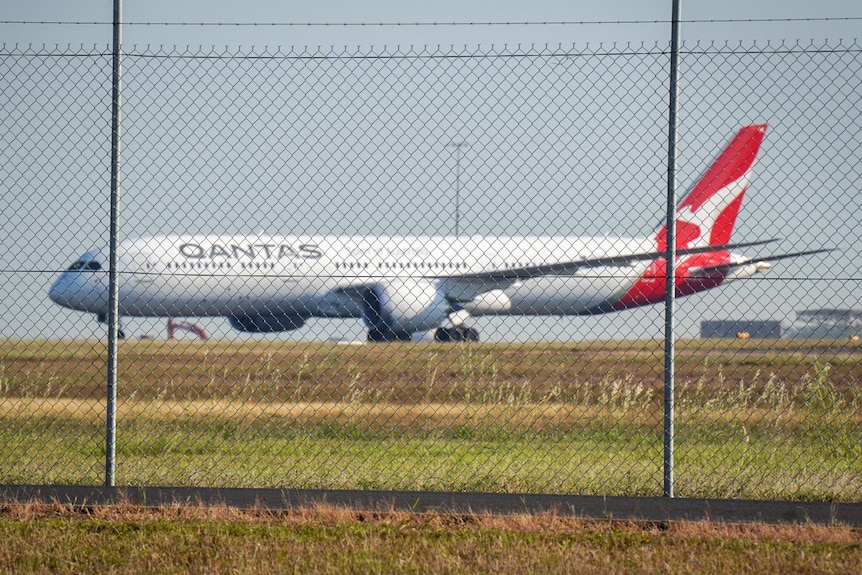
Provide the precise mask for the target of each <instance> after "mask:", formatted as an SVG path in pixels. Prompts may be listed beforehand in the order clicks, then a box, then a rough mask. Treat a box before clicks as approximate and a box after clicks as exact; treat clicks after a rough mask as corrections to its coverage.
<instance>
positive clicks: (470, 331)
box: [434, 325, 479, 342]
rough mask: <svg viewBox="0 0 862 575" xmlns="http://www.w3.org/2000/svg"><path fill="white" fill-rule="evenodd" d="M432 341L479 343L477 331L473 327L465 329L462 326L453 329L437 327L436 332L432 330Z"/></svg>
mask: <svg viewBox="0 0 862 575" xmlns="http://www.w3.org/2000/svg"><path fill="white" fill-rule="evenodd" d="M434 341H440V342H463V341H479V330H477V329H476V328H473V327H466V326H463V325H456V326H454V327H438V328H437V329H436V330H434Z"/></svg>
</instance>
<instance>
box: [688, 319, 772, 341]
mask: <svg viewBox="0 0 862 575" xmlns="http://www.w3.org/2000/svg"><path fill="white" fill-rule="evenodd" d="M783 331H784V329H783V326H782V325H781V322H780V321H777V320H771V319H769V320H744V319H742V320H729V319H727V320H710V321H702V322H700V337H722V338H737V337H739V336H740V334H748V336H747V337H750V338H753V339H770V338H773V339H774V338H779V337H781V336H782V334H783Z"/></svg>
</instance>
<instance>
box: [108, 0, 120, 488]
mask: <svg viewBox="0 0 862 575" xmlns="http://www.w3.org/2000/svg"><path fill="white" fill-rule="evenodd" d="M122 10H123V6H122V0H114V25H113V28H114V49H113V71H112V86H111V200H110V202H111V215H110V218H111V221H110V240H109V241H110V246H109V254H108V259H109V261H110V266H109V270H108V274H109V275H108V306H109V309H108V383H107V395H108V398H107V403H108V405H107V415H106V418H105V428H106V429H105V485H107V486H108V487H111V486H113V485H114V473H115V468H116V462H115V457H114V456H115V454H116V436H117V338H118V335H119V324H120V319H119V307H120V306H119V285H118V283H117V280H118V277H117V275H118V274H117V244H118V241H117V237H118V227H119V225H118V224H119V195H120V98H121V90H120V88H121V76H122V63H121V60H120V46H121V44H122V28H121V24H120V22H121V20H122Z"/></svg>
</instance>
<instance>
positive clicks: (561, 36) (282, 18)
mask: <svg viewBox="0 0 862 575" xmlns="http://www.w3.org/2000/svg"><path fill="white" fill-rule="evenodd" d="M123 4H124V6H123V14H124V18H123V19H124V21H126V22H128V23H129V25H128V26H126V27H125V29H124V32H123V34H124V43H125V44H127V45H130V46H131V45H147V44H152V45H160V44H163V45H180V46H185V45H192V46H194V45H199V44H202V45H241V46H246V47H251V46H256V47H261V46H318V45H320V46H329V45H336V46H341V45H349V46H352V45H362V46H371V45H374V46H382V45H389V46H392V45H426V44H427V45H437V44H442V45H448V44H469V45H474V44H479V43H481V44H489V43H495V44H499V43H509V44H512V43H514V44H517V43H540V44H544V43H546V42H548V43H556V42H564V43H567V44H569V43H572V42H577V43H582V42H601V41H605V42H607V41H622V42H629V41H630V42H641V41H649V42H652V41H656V40H661V41H663V40H665V39H666V38H667V36H668V28H669V26H668V24H666V22H667V21H668V20H669V19H670V9H671V2H670V1H669V0H626V1H613V0H612V1H609V2H580V1H560V0H556V1H554V0H530V1H523V0H503V1H501V0H493V1H467V2H465V1H463V0H460V1H459V0H437V1H434V2H404V1H401V0H387V1H379V0H378V1H374V2H354V1H352V0H340V1H335V2H333V1H321V2H276V1H261V0H246V1H244V2H233V1H230V2H227V1H224V0H206V1H203V0H186V1H182V2H177V1H175V0H174V1H167V0H147V1H146V2H144V1H137V2H136V1H134V0H131V1H127V2H124V3H123ZM859 16H862V6H859V5H858V4H856V3H854V2H848V1H847V0H821V1H818V2H810V1H807V0H758V1H755V2H752V1H751V0H725V1H722V2H714V1H709V0H697V1H691V0H689V1H683V2H682V17H683V20H687V21H690V23H686V24H685V25H684V26H683V29H682V36H683V39H684V40H703V39H706V40H719V41H724V40H729V41H734V40H740V39H758V40H769V39H778V40H783V39H787V38H794V39H796V38H803V39H807V38H824V37H829V38H853V37H856V36H857V35H858V30H859V26H860V23H859V21H827V22H822V21H817V22H812V21H808V22H733V23H708V22H705V21H710V20H729V19H730V20H763V19H799V18H818V19H819V18H843V17H859ZM111 17H112V3H111V2H109V1H107V0H101V1H99V2H95V1H92V0H89V1H88V0H76V1H75V2H69V1H66V0H53V1H46V0H33V1H31V2H11V3H7V5H6V6H4V9H3V16H2V19H3V20H10V21H14V20H24V21H78V22H110V21H111ZM595 21H601V22H617V21H624V22H633V21H638V22H651V21H658V22H659V23H656V24H650V23H622V24H615V25H607V24H604V25H595V24H584V25H560V26H520V25H513V26H421V27H417V26H409V25H408V26H373V25H372V26H365V27H359V26H338V25H334V26H328V27H325V26H311V27H309V26H274V27H273V26H255V27H250V26H230V25H229V24H231V23H270V22H276V23H331V24H344V23H348V24H357V23H371V24H374V23H381V22H385V23H396V22H398V23H411V22H422V23H432V22H440V23H449V22H462V23H465V22H482V23H485V22H595ZM147 22H158V23H162V22H188V23H201V22H218V23H225V24H228V25H225V26H198V27H178V26H160V25H154V26H146V25H143V24H142V23H147ZM0 30H2V37H3V40H4V41H5V42H6V43H9V44H14V43H23V44H29V43H43V42H47V43H51V44H53V43H60V44H66V43H72V44H79V43H85V44H90V43H97V44H106V43H109V42H110V41H111V29H110V27H105V26H87V25H78V26H69V25H65V26H56V25H26V26H24V25H15V24H6V25H3V26H2V28H0Z"/></svg>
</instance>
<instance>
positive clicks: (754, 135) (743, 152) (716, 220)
mask: <svg viewBox="0 0 862 575" xmlns="http://www.w3.org/2000/svg"><path fill="white" fill-rule="evenodd" d="M766 127H767V126H766V124H758V125H752V126H746V127H744V128H742V129H740V130H739V132H737V133H736V136H734V138H733V139H732V140H731V141H730V143H729V144H728V145H727V147H726V148H725V149H724V151H723V152H721V154H720V155H719V156H718V158H717V159H716V160H715V162H713V163H712V165H711V166H710V167H709V169H707V170H706V173H704V175H703V177H701V178H700V180H698V182H697V184H695V186H694V188H692V189H691V191H690V192H689V193H688V194H686V196H685V198H684V199H683V201H682V203H680V204H679V206H677V209H676V218H677V220H676V247H677V249H684V248H692V247H701V246H709V245H722V244H727V243H729V242H730V236H731V234H732V233H733V226H734V224H736V217H737V215H738V214H739V207H740V206H741V205H742V199H743V196H745V190H746V189H748V185H749V183H750V180H751V171H752V168H753V167H754V160H755V159H756V158H757V152H758V151H759V150H760V143H761V142H762V141H763V137H764V135H765V134H766ZM655 242H656V246H657V247H658V250H659V251H663V250H665V249H667V224H665V225H664V226H662V227H661V229H660V230H659V231H658V233H657V234H656V236H655Z"/></svg>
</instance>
